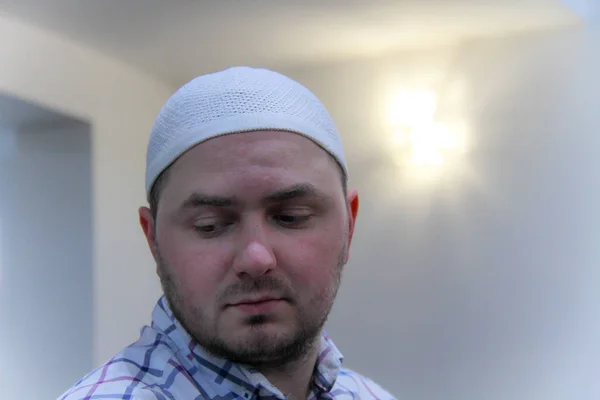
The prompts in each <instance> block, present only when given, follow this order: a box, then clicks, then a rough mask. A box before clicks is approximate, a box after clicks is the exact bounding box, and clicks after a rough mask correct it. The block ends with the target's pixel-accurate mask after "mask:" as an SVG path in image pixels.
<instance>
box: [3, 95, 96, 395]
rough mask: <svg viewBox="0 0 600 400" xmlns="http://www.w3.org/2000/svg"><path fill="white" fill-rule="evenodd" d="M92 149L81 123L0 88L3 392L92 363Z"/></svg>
mask: <svg viewBox="0 0 600 400" xmlns="http://www.w3.org/2000/svg"><path fill="white" fill-rule="evenodd" d="M91 154H92V153H91V129H90V125H89V124H88V123H85V122H82V121H79V120H75V119H72V118H70V117H68V116H65V115H62V114H59V113H56V112H54V111H51V110H47V109H44V108H42V107H39V106H37V105H34V104H30V103H28V102H26V101H23V100H21V99H17V98H14V97H11V96H9V95H6V94H0V327H2V328H1V329H0V398H1V399H16V398H18V399H42V398H56V397H57V396H59V395H60V394H61V393H62V392H63V391H64V389H65V388H66V387H68V386H70V385H72V384H73V383H74V382H75V381H76V380H77V379H79V378H80V377H81V376H82V375H83V374H84V373H86V372H88V371H89V370H90V368H91V367H92V193H91V192H92V181H91ZM24 388H25V390H26V392H24Z"/></svg>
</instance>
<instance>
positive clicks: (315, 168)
mask: <svg viewBox="0 0 600 400" xmlns="http://www.w3.org/2000/svg"><path fill="white" fill-rule="evenodd" d="M332 179H336V180H337V185H334V186H332V182H331V180H332ZM303 182H308V183H311V184H312V185H314V186H317V187H319V186H321V188H320V189H321V190H335V189H338V188H339V187H340V170H339V167H338V166H337V164H336V162H335V160H334V159H333V158H332V157H331V156H330V155H329V154H328V153H327V152H326V151H325V150H324V149H322V148H321V147H320V146H318V145H317V144H316V143H314V142H313V141H312V140H310V139H308V138H306V137H304V136H302V135H299V134H296V133H291V132H279V131H261V132H246V133H237V134H231V135H225V136H221V137H217V138H214V139H211V140H208V141H206V142H203V143H201V144H199V145H197V146H195V147H193V148H192V149H190V150H189V151H188V152H186V153H185V154H184V155H183V156H181V157H180V158H179V159H178V160H177V161H176V162H175V163H174V164H173V165H172V166H171V168H170V171H169V179H168V183H167V185H166V187H165V191H169V192H186V193H179V194H180V195H186V194H189V192H190V191H193V190H211V191H215V192H219V194H234V193H229V192H235V193H238V192H240V191H244V193H247V194H250V192H256V191H260V190H261V189H263V190H276V189H277V188H278V186H282V185H290V184H296V183H303ZM176 197H179V196H176Z"/></svg>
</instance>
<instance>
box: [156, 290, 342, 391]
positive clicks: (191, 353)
mask: <svg viewBox="0 0 600 400" xmlns="http://www.w3.org/2000/svg"><path fill="white" fill-rule="evenodd" d="M152 327H153V328H154V329H156V330H158V331H161V332H162V333H164V334H165V335H166V336H167V337H168V338H169V341H170V342H171V346H172V347H173V349H174V351H176V352H177V353H178V354H179V355H180V357H179V358H180V359H181V360H182V362H184V363H185V364H186V365H185V368H186V369H187V370H188V373H190V375H192V376H193V375H194V373H193V372H195V371H197V370H198V368H199V367H208V368H211V369H215V372H216V373H218V374H221V375H223V371H226V374H227V377H228V380H229V381H230V382H231V383H233V384H236V385H238V386H240V388H241V389H244V390H249V391H253V392H258V391H260V390H267V391H269V392H271V393H272V394H274V395H277V397H280V398H285V396H283V394H281V392H279V390H278V389H277V388H275V387H274V386H273V385H271V383H270V382H269V381H268V380H267V379H266V378H265V377H264V375H262V374H261V373H260V372H258V371H256V370H255V369H253V368H251V367H247V366H242V365H238V364H233V363H231V362H230V361H228V360H225V359H223V358H220V357H217V356H215V355H213V354H210V353H208V352H207V351H206V350H205V349H204V348H202V347H201V346H200V345H198V344H197V343H196V341H195V340H194V339H193V338H192V337H191V336H190V334H189V333H188V332H187V331H186V330H185V328H183V326H182V325H181V323H180V322H179V321H178V320H177V318H176V317H175V315H174V314H173V311H172V310H171V308H170V306H169V302H168V301H167V299H166V297H165V296H161V298H160V299H159V300H158V302H157V304H156V306H155V307H154V311H153V312H152ZM343 359H344V358H343V355H342V354H341V353H340V351H339V350H338V348H337V347H336V346H335V344H334V343H333V341H332V340H331V338H330V337H329V335H328V334H327V332H325V331H323V332H322V334H321V340H320V347H319V356H318V358H317V364H316V367H315V372H314V374H313V387H314V388H315V389H316V390H317V391H318V392H320V393H327V392H329V391H331V389H332V388H333V386H334V384H335V381H336V379H337V377H338V374H339V372H340V370H341V368H342V362H343ZM184 360H185V361H184ZM199 364H201V365H199ZM217 370H218V372H217Z"/></svg>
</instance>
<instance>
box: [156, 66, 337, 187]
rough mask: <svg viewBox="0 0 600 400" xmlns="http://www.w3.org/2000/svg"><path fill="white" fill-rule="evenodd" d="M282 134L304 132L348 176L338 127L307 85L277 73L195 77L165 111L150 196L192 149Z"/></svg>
mask: <svg viewBox="0 0 600 400" xmlns="http://www.w3.org/2000/svg"><path fill="white" fill-rule="evenodd" d="M260 130H280V131H290V132H295V133H298V134H301V135H303V136H305V137H307V138H309V139H311V140H312V141H314V142H315V143H316V144H318V145H319V146H321V147H322V148H323V149H324V150H326V151H327V152H328V153H330V154H331V155H332V156H333V157H334V159H335V160H337V162H338V163H339V165H340V166H341V168H342V171H343V173H344V176H345V177H347V175H348V171H347V166H346V161H345V158H344V150H343V147H342V142H341V139H340V135H339V133H338V131H337V128H336V126H335V124H334V122H333V120H332V119H331V116H330V115H329V113H328V112H327V110H326V109H325V106H324V105H323V104H322V103H321V101H320V100H319V99H318V98H317V97H316V96H315V95H314V94H313V93H312V92H311V91H310V90H308V89H307V88H306V87H304V86H302V85H301V84H299V83H298V82H296V81H294V80H292V79H290V78H288V77H286V76H284V75H282V74H279V73H277V72H273V71H269V70H266V69H257V68H250V67H233V68H229V69H226V70H223V71H220V72H215V73H212V74H207V75H202V76H199V77H197V78H194V79H193V80H191V81H190V82H188V83H186V84H185V85H184V86H182V87H181V88H180V89H179V90H177V91H176V92H175V93H174V94H173V95H172V96H171V97H170V98H169V100H167V102H166V103H165V105H164V106H163V108H162V109H161V111H160V113H159V114H158V117H157V118H156V121H155V122H154V126H153V127H152V132H151V134H150V140H149V142H148V152H147V155H146V195H147V196H148V197H150V191H151V189H152V185H153V184H154V182H155V180H156V178H157V177H158V176H159V175H160V173H161V172H163V171H164V170H165V169H166V168H167V167H168V166H169V165H171V163H173V162H174V161H175V160H176V159H177V158H179V157H180V156H181V155H182V154H183V153H185V152H186V151H187V150H189V149H190V148H192V147H194V146H195V145H197V144H199V143H201V142H203V141H206V140H208V139H211V138H214V137H217V136H221V135H226V134H231V133H239V132H251V131H260Z"/></svg>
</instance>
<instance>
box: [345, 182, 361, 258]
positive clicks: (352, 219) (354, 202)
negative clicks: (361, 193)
mask: <svg viewBox="0 0 600 400" xmlns="http://www.w3.org/2000/svg"><path fill="white" fill-rule="evenodd" d="M358 203H359V202H358V191H356V189H352V190H348V194H347V195H346V204H348V243H347V248H346V262H348V260H349V258H350V245H351V244H352V237H353V236H354V226H355V224H356V217H357V215H358Z"/></svg>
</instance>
